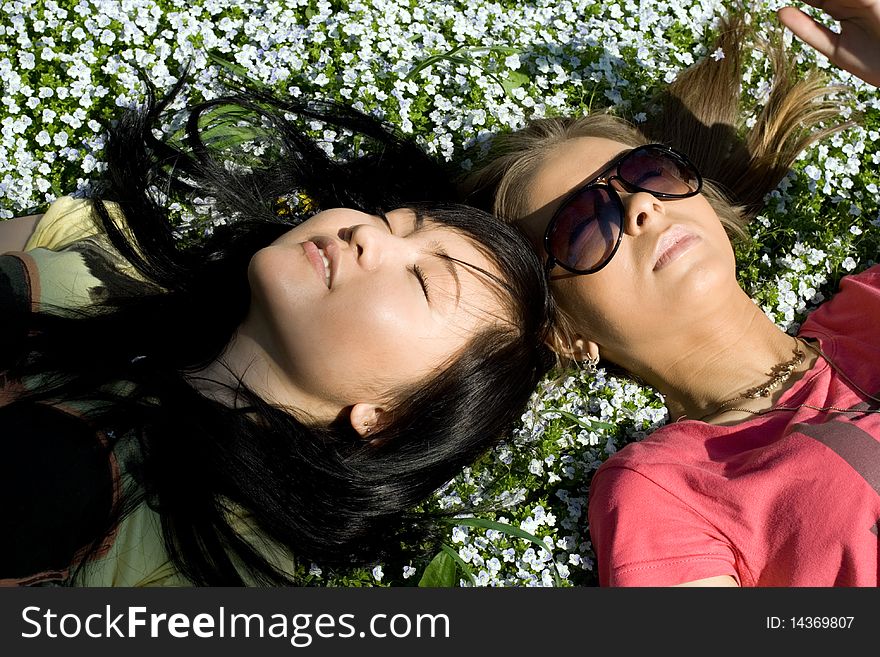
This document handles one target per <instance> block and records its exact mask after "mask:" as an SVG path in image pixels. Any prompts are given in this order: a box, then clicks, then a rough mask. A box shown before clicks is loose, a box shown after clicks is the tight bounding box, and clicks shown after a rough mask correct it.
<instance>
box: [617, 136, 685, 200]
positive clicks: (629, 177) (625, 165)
mask: <svg viewBox="0 0 880 657" xmlns="http://www.w3.org/2000/svg"><path fill="white" fill-rule="evenodd" d="M620 177H621V178H622V179H623V181H624V182H626V183H628V184H629V185H633V186H635V187H639V188H640V189H644V190H646V191H649V192H656V193H658V194H672V195H675V196H679V195H685V194H690V193H692V192H695V191H696V190H697V188H698V186H699V183H698V176H697V172H696V171H695V170H694V168H693V167H692V166H690V165H689V164H688V163H687V162H685V161H684V160H682V159H680V158H678V157H676V156H675V155H674V154H672V153H669V152H667V151H664V150H661V149H654V148H646V149H642V150H635V151H633V152H632V153H630V155H629V156H627V157H626V158H624V160H623V161H622V162H621V163H620Z"/></svg>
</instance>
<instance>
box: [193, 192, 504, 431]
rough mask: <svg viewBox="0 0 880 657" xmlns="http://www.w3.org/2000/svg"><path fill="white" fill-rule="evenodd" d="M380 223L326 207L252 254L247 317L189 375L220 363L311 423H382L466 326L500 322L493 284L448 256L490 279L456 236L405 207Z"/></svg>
mask: <svg viewBox="0 0 880 657" xmlns="http://www.w3.org/2000/svg"><path fill="white" fill-rule="evenodd" d="M386 218H387V221H388V223H386V222H385V221H384V220H383V219H382V218H380V217H378V216H372V215H368V214H364V213H361V212H357V211H355V210H348V209H334V210H327V211H325V212H321V213H320V214H317V215H315V216H314V217H312V218H311V219H309V220H308V221H307V222H305V223H303V224H301V225H300V226H298V227H296V228H293V229H292V230H290V231H289V232H287V233H286V234H284V235H283V236H282V237H280V238H279V239H278V240H276V241H275V242H274V243H272V244H271V245H270V246H268V247H266V248H264V249H262V250H260V251H258V252H257V253H256V254H255V255H254V256H253V258H252V260H251V263H250V267H249V271H248V276H249V280H250V285H251V290H252V300H251V307H250V310H249V312H248V315H247V317H246V319H245V321H244V322H243V323H242V325H241V326H240V327H239V329H238V331H237V333H236V336H235V338H234V339H233V341H232V343H231V345H230V347H229V348H228V349H227V351H226V353H225V354H224V355H223V357H222V358H221V359H220V362H218V363H215V364H213V365H212V367H211V368H209V370H208V371H207V372H203V373H201V375H202V376H206V377H207V378H214V379H215V380H216V379H219V380H228V375H227V376H224V374H223V370H224V365H223V363H225V364H226V365H228V366H229V367H230V369H231V370H232V371H235V372H240V373H243V375H244V381H245V383H246V384H247V385H248V386H250V387H251V388H253V389H255V390H256V391H258V392H260V393H261V394H262V395H264V396H265V397H266V398H268V399H270V400H272V401H274V402H275V403H277V404H280V405H283V406H288V407H292V408H295V409H297V410H298V411H299V412H300V413H303V412H304V413H307V414H308V415H309V416H311V417H312V418H313V419H314V420H315V421H318V422H326V421H330V420H333V419H335V418H337V417H338V416H340V414H349V415H350V420H351V422H352V425H353V426H354V428H355V429H356V430H358V431H360V432H361V433H364V434H366V433H369V432H368V431H367V429H373V428H376V427H377V426H379V425H381V423H382V421H383V419H388V418H387V417H386V416H384V415H383V414H384V413H385V412H386V410H387V409H388V407H389V406H390V405H391V404H392V403H393V402H394V399H392V398H391V392H392V391H400V390H401V389H403V388H405V387H407V386H412V385H415V384H417V383H419V382H421V381H423V380H424V379H425V378H426V377H429V376H431V375H433V374H434V373H436V372H438V371H440V370H441V369H442V368H443V366H444V365H445V364H446V363H448V362H449V361H450V360H451V359H453V358H454V357H455V355H456V354H458V353H459V352H460V351H461V350H462V349H463V348H464V347H465V346H466V344H467V343H468V341H469V340H470V339H471V338H472V337H473V336H474V334H475V332H477V331H479V330H481V329H483V328H485V327H487V326H488V325H489V324H490V323H494V322H499V321H504V320H505V317H506V312H505V311H503V310H502V304H501V301H500V299H499V297H498V295H497V291H496V289H495V288H494V287H493V286H494V283H493V282H492V281H490V280H489V279H488V278H487V277H486V276H485V275H484V274H481V273H479V272H475V271H474V270H473V269H472V268H470V267H468V266H462V265H460V264H456V263H454V262H451V261H450V259H454V260H459V261H462V262H464V263H468V265H472V266H475V267H477V268H481V269H483V270H486V271H488V272H490V273H491V274H493V275H496V276H497V275H498V271H497V268H496V267H495V266H494V264H493V263H492V262H491V261H490V260H489V258H487V257H486V256H485V255H483V254H482V253H481V252H480V250H479V249H477V248H476V247H475V246H474V244H473V243H472V242H471V241H470V240H469V239H468V238H466V237H464V236H463V235H461V234H460V233H458V232H456V231H454V230H453V229H451V228H448V227H445V226H443V225H440V224H435V223H432V222H431V221H430V219H429V218H428V219H426V220H425V221H424V223H423V224H422V225H421V227H417V226H416V221H415V219H416V216H415V214H414V213H413V212H412V211H410V210H408V209H400V210H395V211H392V212H389V213H388V214H387V216H386ZM318 248H321V250H322V251H323V254H324V255H325V256H326V257H327V259H328V261H329V265H330V267H329V273H330V280H329V287H328V282H327V279H326V274H325V266H324V263H323V259H322V258H321V254H320V252H319V251H318ZM442 254H446V256H448V258H447V257H443V256H442ZM426 292H427V294H426Z"/></svg>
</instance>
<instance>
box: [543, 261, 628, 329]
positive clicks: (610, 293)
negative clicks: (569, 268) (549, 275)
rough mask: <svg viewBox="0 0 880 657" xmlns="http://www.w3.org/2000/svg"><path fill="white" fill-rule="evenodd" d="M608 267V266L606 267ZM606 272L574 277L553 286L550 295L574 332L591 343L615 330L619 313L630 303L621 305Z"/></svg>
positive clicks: (615, 289) (619, 319) (618, 294)
mask: <svg viewBox="0 0 880 657" xmlns="http://www.w3.org/2000/svg"><path fill="white" fill-rule="evenodd" d="M609 267H610V265H609ZM607 269H608V268H606V269H604V270H602V271H600V272H598V273H596V274H590V275H588V276H574V277H572V278H566V279H561V280H558V281H554V283H553V296H554V297H555V298H556V301H557V302H558V303H559V306H560V307H561V308H562V310H563V311H564V312H565V313H566V314H567V315H568V316H569V317H570V318H571V319H572V320H573V324H574V327H575V330H576V331H578V332H579V333H580V334H581V335H582V336H583V337H585V338H589V339H591V340H594V341H597V342H599V341H602V340H603V338H604V337H605V336H607V335H610V334H612V333H616V332H618V330H619V328H618V327H619V326H620V325H621V324H622V323H623V322H622V318H621V317H620V313H621V310H622V309H625V308H627V307H629V306H630V305H631V304H630V303H623V304H621V297H620V289H619V287H618V286H614V285H611V284H610V282H611V281H610V280H606V279H608V278H609V277H608V276H605V274H606V272H607Z"/></svg>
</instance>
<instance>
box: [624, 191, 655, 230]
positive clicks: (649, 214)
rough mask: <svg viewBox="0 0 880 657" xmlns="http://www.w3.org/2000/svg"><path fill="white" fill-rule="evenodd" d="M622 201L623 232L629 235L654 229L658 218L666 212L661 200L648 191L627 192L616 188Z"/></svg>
mask: <svg viewBox="0 0 880 657" xmlns="http://www.w3.org/2000/svg"><path fill="white" fill-rule="evenodd" d="M618 193H619V194H620V200H621V202H622V203H623V210H624V216H623V232H624V233H626V234H627V235H629V236H630V237H635V236H636V235H640V234H641V233H643V232H645V231H646V230H656V229H657V228H659V226H658V225H657V223H658V219H660V218H661V217H663V216H664V215H665V214H666V210H665V208H664V206H663V202H662V201H660V199H658V198H657V197H655V196H654V195H653V194H651V193H649V192H633V193H627V192H625V191H623V190H620V189H618Z"/></svg>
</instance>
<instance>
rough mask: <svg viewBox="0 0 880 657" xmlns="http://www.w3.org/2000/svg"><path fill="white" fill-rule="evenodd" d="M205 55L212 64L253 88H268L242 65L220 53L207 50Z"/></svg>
mask: <svg viewBox="0 0 880 657" xmlns="http://www.w3.org/2000/svg"><path fill="white" fill-rule="evenodd" d="M207 56H208V61H209V62H213V63H214V64H216V65H217V66H219V67H220V68H221V69H223V70H224V71H226V72H227V73H228V74H229V75H231V76H232V77H234V78H238V79H239V80H242V81H244V82H245V83H247V84H248V85H250V86H251V87H253V88H254V89H259V90H267V89H269V88H270V87H269V86H268V85H266V84H263V83H262V82H260V81H259V80H255V79H254V78H252V77H251V76H250V75H249V74H248V70H247V69H246V68H245V67H244V66H241V65H239V64H236V63H235V62H232V61H230V60H228V59H226V58H225V57H223V56H222V55H218V54H217V53H216V52H213V51H212V52H208V53H207Z"/></svg>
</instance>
